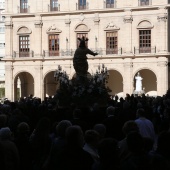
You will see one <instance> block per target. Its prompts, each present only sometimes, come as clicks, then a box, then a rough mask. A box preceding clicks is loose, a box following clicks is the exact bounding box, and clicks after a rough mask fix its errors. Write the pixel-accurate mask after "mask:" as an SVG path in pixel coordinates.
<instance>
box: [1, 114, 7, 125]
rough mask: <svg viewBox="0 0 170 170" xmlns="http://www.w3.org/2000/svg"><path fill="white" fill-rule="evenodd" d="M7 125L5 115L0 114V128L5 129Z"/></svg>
mask: <svg viewBox="0 0 170 170" xmlns="http://www.w3.org/2000/svg"><path fill="white" fill-rule="evenodd" d="M6 123H7V115H5V114H0V128H2V127H5V126H6Z"/></svg>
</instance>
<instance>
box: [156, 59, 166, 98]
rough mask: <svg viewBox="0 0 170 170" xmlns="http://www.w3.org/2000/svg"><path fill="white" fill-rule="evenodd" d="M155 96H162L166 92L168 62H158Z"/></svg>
mask: <svg viewBox="0 0 170 170" xmlns="http://www.w3.org/2000/svg"><path fill="white" fill-rule="evenodd" d="M157 66H158V72H157V74H158V77H157V94H158V96H162V95H164V94H165V93H166V91H167V90H168V61H158V63H157Z"/></svg>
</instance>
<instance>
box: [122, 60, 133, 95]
mask: <svg viewBox="0 0 170 170" xmlns="http://www.w3.org/2000/svg"><path fill="white" fill-rule="evenodd" d="M132 69H133V63H132V61H131V59H125V62H124V74H123V75H124V76H123V93H124V94H123V95H124V96H126V93H128V94H132V93H133V90H134V89H133V77H132Z"/></svg>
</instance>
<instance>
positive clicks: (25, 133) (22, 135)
mask: <svg viewBox="0 0 170 170" xmlns="http://www.w3.org/2000/svg"><path fill="white" fill-rule="evenodd" d="M29 136H30V127H29V125H28V124H27V123H25V122H21V123H19V125H18V127H17V133H16V136H14V143H15V144H16V147H17V149H18V151H19V156H20V169H19V170H23V169H24V170H32V166H31V165H32V155H31V145H30V142H29Z"/></svg>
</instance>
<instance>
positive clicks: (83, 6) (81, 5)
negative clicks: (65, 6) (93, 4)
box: [78, 0, 86, 10]
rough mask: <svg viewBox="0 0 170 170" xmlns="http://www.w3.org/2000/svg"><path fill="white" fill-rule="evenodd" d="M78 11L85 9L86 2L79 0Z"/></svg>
mask: <svg viewBox="0 0 170 170" xmlns="http://www.w3.org/2000/svg"><path fill="white" fill-rule="evenodd" d="M78 9H79V10H81V9H86V0H79V3H78Z"/></svg>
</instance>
